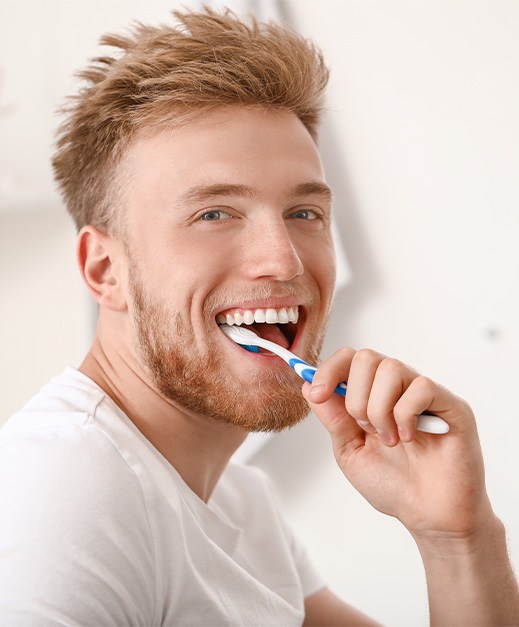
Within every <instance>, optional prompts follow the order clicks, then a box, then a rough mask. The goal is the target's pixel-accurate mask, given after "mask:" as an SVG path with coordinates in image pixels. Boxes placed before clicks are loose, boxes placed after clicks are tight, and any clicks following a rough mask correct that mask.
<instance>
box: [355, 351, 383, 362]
mask: <svg viewBox="0 0 519 627" xmlns="http://www.w3.org/2000/svg"><path fill="white" fill-rule="evenodd" d="M379 359H380V355H379V354H378V353H377V352H376V351H374V350H372V349H371V348H361V349H360V350H358V351H357V352H356V353H355V355H354V357H353V361H354V362H355V363H356V364H361V365H362V364H371V363H373V362H374V361H377V360H379Z"/></svg>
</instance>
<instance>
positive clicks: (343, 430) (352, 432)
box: [302, 382, 365, 457]
mask: <svg viewBox="0 0 519 627" xmlns="http://www.w3.org/2000/svg"><path fill="white" fill-rule="evenodd" d="M311 389H312V386H311V385H310V383H307V382H305V383H304V384H303V387H302V393H303V396H304V397H305V399H306V401H307V402H308V404H309V406H310V409H311V410H312V411H313V412H314V414H315V415H316V416H317V418H318V419H319V421H320V422H321V423H322V425H323V426H324V427H325V429H326V430H327V431H328V433H329V434H330V436H331V438H332V443H333V448H334V452H335V455H336V456H337V457H342V455H349V453H350V452H351V450H353V449H356V448H358V447H359V446H362V445H363V444H364V436H365V434H364V431H363V430H362V429H361V428H360V427H359V426H358V424H357V422H356V421H355V420H354V419H353V418H352V417H351V416H350V415H349V414H348V412H347V411H346V408H345V407H344V400H343V398H342V396H339V395H338V394H332V396H331V397H330V398H329V399H328V400H327V401H325V402H322V403H314V402H313V401H312V399H311V395H310V392H311Z"/></svg>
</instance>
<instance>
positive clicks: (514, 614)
mask: <svg viewBox="0 0 519 627" xmlns="http://www.w3.org/2000/svg"><path fill="white" fill-rule="evenodd" d="M417 544H418V548H419V550H420V553H421V555H422V559H423V562H424V566H425V572H426V576H427V588H428V594H429V607H430V617H431V625H441V626H442V627H444V626H447V625H453V626H454V625H471V626H474V627H475V626H477V625H481V626H482V625H501V626H504V625H518V624H519V590H518V585H517V580H516V578H515V576H514V572H513V569H512V566H511V563H510V559H509V556H508V552H507V547H506V537H505V530H504V527H503V524H502V523H501V521H499V520H498V519H497V518H493V519H491V520H490V521H489V523H488V525H487V526H486V527H485V528H484V529H483V530H480V531H479V532H478V533H477V534H475V535H474V537H472V538H471V539H470V540H465V541H460V540H458V539H450V540H448V541H446V540H442V541H438V540H434V541H432V540H430V539H429V540H427V541H426V542H424V541H423V539H417Z"/></svg>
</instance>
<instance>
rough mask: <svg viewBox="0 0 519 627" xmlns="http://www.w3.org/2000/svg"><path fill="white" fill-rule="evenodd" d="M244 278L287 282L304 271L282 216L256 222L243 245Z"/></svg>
mask: <svg viewBox="0 0 519 627" xmlns="http://www.w3.org/2000/svg"><path fill="white" fill-rule="evenodd" d="M243 262H245V263H244V265H243V266H242V268H243V270H244V272H245V274H246V275H247V278H248V279H250V280H253V279H260V278H263V279H266V278H268V279H270V280H277V281H289V280H291V279H294V278H295V277H297V276H300V275H302V274H303V272H304V266H303V262H302V261H301V258H300V256H299V253H298V251H297V249H296V247H295V246H294V242H293V241H292V238H291V236H290V233H289V230H288V229H287V224H286V222H285V220H283V219H282V218H280V219H278V220H275V221H273V222H269V223H262V224H259V225H257V227H256V228H255V229H254V231H253V232H252V233H250V234H249V237H248V238H247V242H246V243H245V245H244V249H243V256H242V261H241V263H242V264H243Z"/></svg>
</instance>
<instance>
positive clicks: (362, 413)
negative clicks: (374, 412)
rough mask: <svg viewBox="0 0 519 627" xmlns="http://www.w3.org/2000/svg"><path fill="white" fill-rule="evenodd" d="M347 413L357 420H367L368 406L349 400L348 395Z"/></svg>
mask: <svg viewBox="0 0 519 627" xmlns="http://www.w3.org/2000/svg"><path fill="white" fill-rule="evenodd" d="M346 411H347V412H348V414H349V415H350V416H352V417H353V418H355V420H367V418H368V412H367V408H366V405H365V404H364V403H362V402H360V401H357V400H355V399H349V398H348V395H346Z"/></svg>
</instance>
